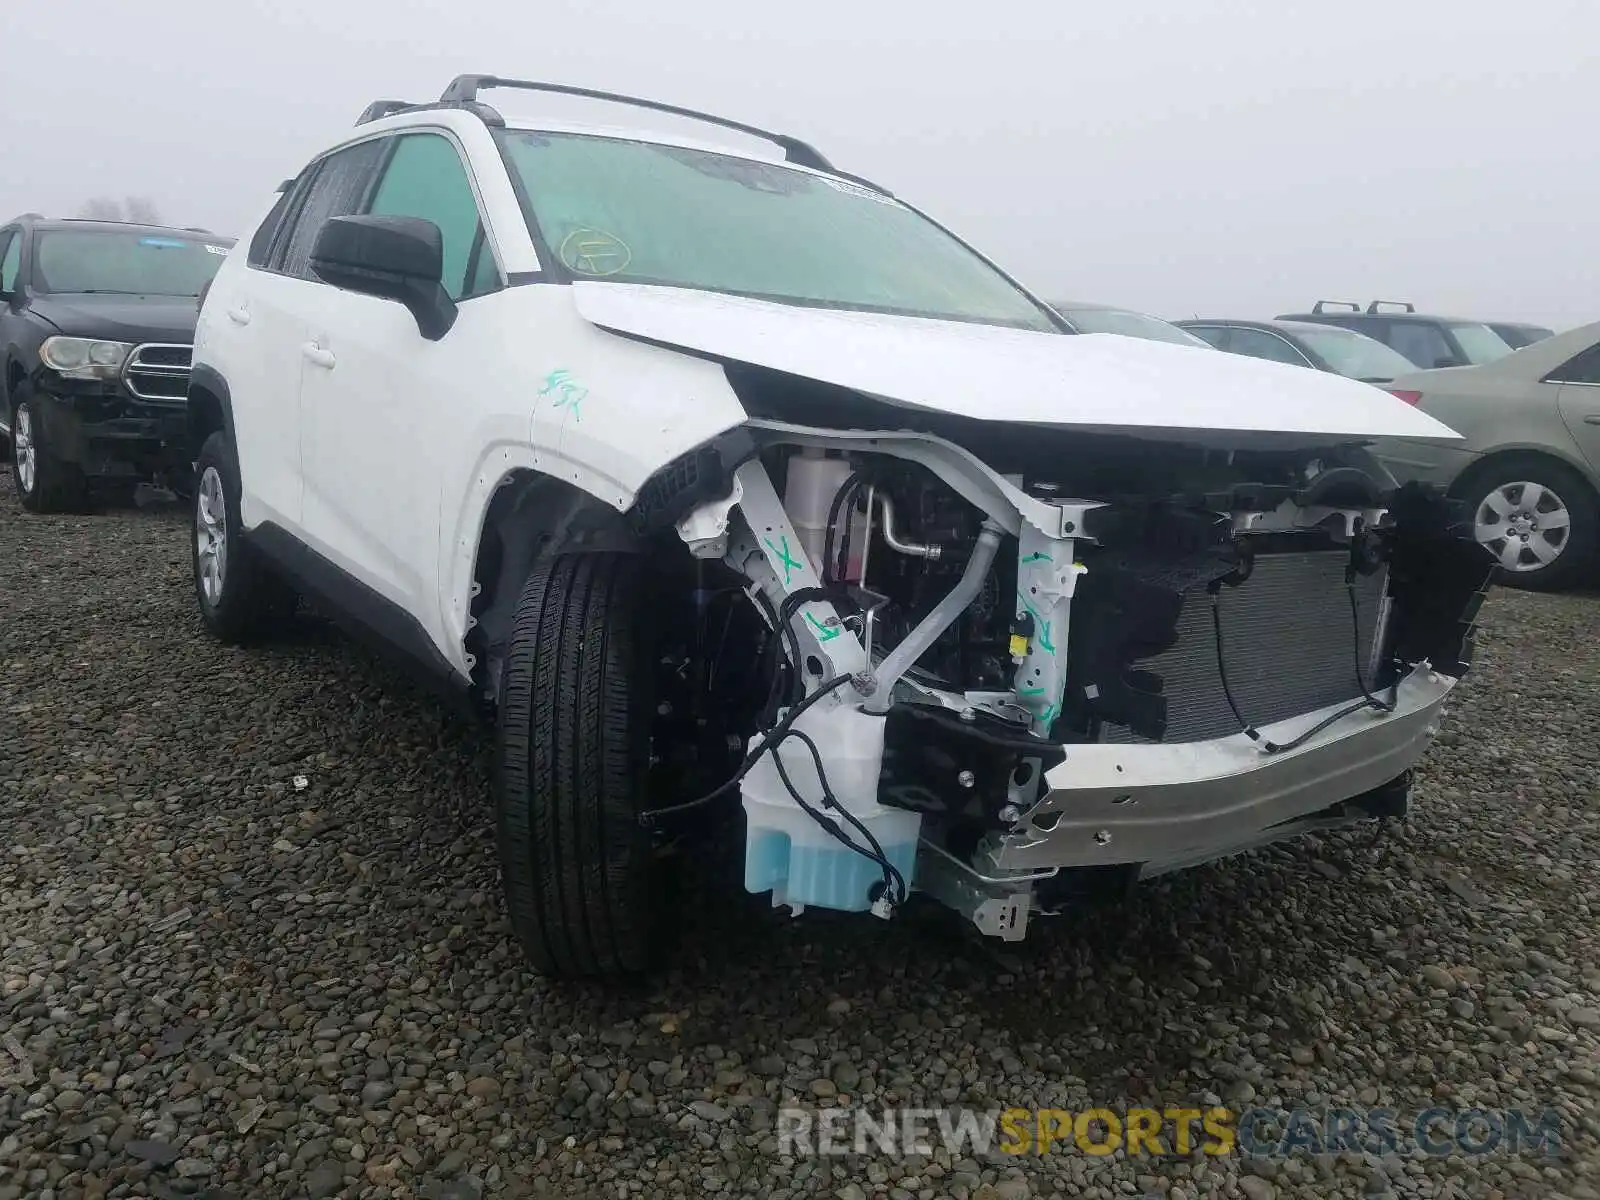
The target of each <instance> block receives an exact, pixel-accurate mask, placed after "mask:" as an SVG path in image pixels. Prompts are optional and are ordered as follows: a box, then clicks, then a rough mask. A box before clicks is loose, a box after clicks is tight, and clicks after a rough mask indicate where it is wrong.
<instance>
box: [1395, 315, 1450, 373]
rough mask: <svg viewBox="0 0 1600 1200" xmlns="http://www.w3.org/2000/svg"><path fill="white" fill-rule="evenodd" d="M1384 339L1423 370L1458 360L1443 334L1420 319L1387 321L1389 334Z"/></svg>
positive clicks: (1448, 364)
mask: <svg viewBox="0 0 1600 1200" xmlns="http://www.w3.org/2000/svg"><path fill="white" fill-rule="evenodd" d="M1384 340H1385V341H1387V342H1388V343H1389V345H1391V346H1392V347H1394V348H1395V349H1396V350H1398V351H1399V352H1400V353H1401V354H1404V355H1405V356H1406V357H1407V358H1409V359H1410V360H1411V361H1412V362H1414V363H1416V364H1417V366H1419V367H1421V368H1423V369H1424V370H1428V369H1429V368H1432V367H1451V366H1454V365H1456V363H1457V362H1458V361H1459V359H1458V357H1457V355H1456V352H1455V348H1454V347H1452V346H1451V345H1450V343H1449V342H1448V341H1446V340H1445V336H1444V334H1443V333H1441V332H1440V331H1439V329H1438V328H1437V327H1436V326H1433V325H1424V324H1423V323H1421V322H1420V321H1391V322H1389V336H1388V337H1387V338H1385V339H1384Z"/></svg>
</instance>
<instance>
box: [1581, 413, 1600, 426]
mask: <svg viewBox="0 0 1600 1200" xmlns="http://www.w3.org/2000/svg"><path fill="white" fill-rule="evenodd" d="M1583 423H1584V424H1585V425H1600V413H1590V414H1589V415H1588V416H1587V417H1585V418H1584V419H1583Z"/></svg>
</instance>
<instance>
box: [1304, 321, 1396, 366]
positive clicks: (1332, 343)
mask: <svg viewBox="0 0 1600 1200" xmlns="http://www.w3.org/2000/svg"><path fill="white" fill-rule="evenodd" d="M1295 337H1297V338H1299V339H1300V341H1302V342H1304V343H1305V344H1306V346H1308V347H1309V348H1310V349H1311V351H1312V353H1314V354H1315V355H1317V357H1319V358H1321V359H1322V361H1323V362H1325V363H1327V364H1328V367H1329V368H1330V369H1331V370H1333V371H1336V372H1337V373H1338V374H1340V375H1348V376H1349V377H1350V378H1351V379H1393V378H1394V377H1395V376H1396V375H1404V374H1406V373H1407V372H1409V371H1414V370H1416V369H1417V368H1416V364H1415V363H1413V362H1412V361H1411V360H1410V359H1409V358H1407V357H1406V356H1405V355H1404V354H1401V353H1400V352H1399V351H1398V350H1391V349H1390V348H1389V347H1388V346H1385V345H1384V344H1383V343H1382V342H1380V341H1378V340H1377V339H1375V338H1369V337H1367V336H1366V335H1365V334H1361V333H1353V332H1351V331H1349V330H1345V329H1333V328H1326V329H1297V330H1295Z"/></svg>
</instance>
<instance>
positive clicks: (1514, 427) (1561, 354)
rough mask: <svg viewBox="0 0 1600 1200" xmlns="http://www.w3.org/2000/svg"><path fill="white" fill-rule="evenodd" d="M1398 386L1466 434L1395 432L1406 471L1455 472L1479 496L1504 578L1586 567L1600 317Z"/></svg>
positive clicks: (1594, 536) (1391, 453)
mask: <svg viewBox="0 0 1600 1200" xmlns="http://www.w3.org/2000/svg"><path fill="white" fill-rule="evenodd" d="M1388 388H1389V390H1390V391H1392V392H1394V393H1395V394H1396V395H1397V396H1399V397H1400V398H1401V399H1403V400H1406V401H1408V402H1409V403H1412V404H1415V405H1416V406H1417V407H1419V408H1421V409H1422V410H1423V411H1424V412H1426V413H1427V414H1428V415H1429V416H1431V417H1436V418H1438V419H1439V420H1441V421H1443V422H1444V423H1445V424H1446V425H1448V426H1450V427H1451V428H1452V429H1454V430H1456V431H1457V432H1458V433H1460V434H1461V436H1462V437H1463V438H1464V439H1465V443H1464V444H1463V443H1459V442H1457V443H1449V444H1444V443H1437V442H1420V441H1415V442H1414V441H1407V440H1400V439H1394V438H1390V439H1385V440H1383V441H1380V442H1378V443H1377V445H1376V446H1375V447H1374V450H1375V451H1376V453H1377V455H1378V457H1379V458H1380V459H1382V460H1383V462H1384V464H1385V465H1386V466H1387V467H1388V468H1389V470H1390V471H1391V472H1393V473H1394V475H1395V476H1396V478H1398V479H1400V480H1401V481H1402V482H1404V481H1406V480H1410V479H1420V480H1423V481H1425V482H1429V483H1439V484H1445V485H1447V486H1448V487H1449V489H1450V493H1451V495H1453V496H1456V497H1458V498H1459V499H1461V500H1463V501H1465V502H1466V503H1467V504H1469V505H1470V506H1471V516H1472V526H1473V533H1474V536H1476V537H1477V539H1478V541H1479V542H1481V543H1483V544H1484V545H1485V546H1487V547H1488V548H1489V549H1490V550H1491V551H1492V552H1493V553H1494V555H1495V557H1496V558H1497V559H1498V560H1499V562H1500V566H1501V568H1502V569H1503V571H1504V574H1503V576H1502V582H1504V583H1506V584H1509V585H1510V586H1513V587H1523V588H1530V589H1536V590H1541V591H1548V590H1558V589H1561V588H1566V587H1569V586H1571V585H1573V584H1575V583H1577V582H1579V581H1580V580H1582V579H1583V578H1584V577H1585V576H1587V575H1588V574H1589V573H1590V572H1591V571H1592V570H1593V568H1594V567H1595V565H1596V557H1597V553H1600V322H1596V323H1594V324H1590V325H1584V326H1581V327H1579V328H1577V329H1572V330H1568V331H1567V332H1565V333H1560V334H1556V335H1555V336H1553V337H1549V338H1544V339H1542V340H1540V341H1537V342H1534V343H1533V344H1531V345H1529V346H1527V347H1525V348H1524V349H1521V350H1518V351H1515V352H1514V353H1512V354H1508V355H1506V356H1504V357H1503V358H1499V359H1497V360H1495V361H1494V362H1491V363H1487V364H1485V365H1483V366H1477V367H1447V368H1442V369H1440V370H1434V371H1415V372H1412V373H1411V374H1409V375H1401V376H1397V377H1396V378H1395V379H1394V380H1393V381H1392V382H1391V383H1390V384H1389V385H1388Z"/></svg>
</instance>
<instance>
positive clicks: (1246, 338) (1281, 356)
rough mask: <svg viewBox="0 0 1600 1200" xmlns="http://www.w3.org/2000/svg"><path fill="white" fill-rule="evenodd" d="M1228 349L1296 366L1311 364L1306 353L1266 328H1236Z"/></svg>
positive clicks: (1229, 340)
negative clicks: (1302, 352)
mask: <svg viewBox="0 0 1600 1200" xmlns="http://www.w3.org/2000/svg"><path fill="white" fill-rule="evenodd" d="M1228 349H1229V350H1230V351H1232V352H1233V353H1234V354H1247V355H1249V356H1250V357H1251V358H1266V359H1270V360H1271V361H1273V362H1281V363H1289V364H1291V365H1293V366H1296V367H1305V366H1309V365H1310V363H1309V362H1308V361H1307V359H1306V356H1305V355H1304V354H1301V353H1300V351H1298V350H1296V349H1295V348H1294V347H1293V346H1291V345H1290V344H1289V343H1288V342H1286V341H1285V340H1284V339H1283V338H1281V337H1279V336H1278V335H1277V334H1275V333H1268V332H1267V331H1266V330H1264V329H1235V330H1234V331H1233V335H1232V337H1230V338H1229V339H1228Z"/></svg>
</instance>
